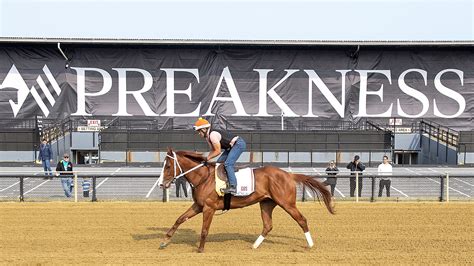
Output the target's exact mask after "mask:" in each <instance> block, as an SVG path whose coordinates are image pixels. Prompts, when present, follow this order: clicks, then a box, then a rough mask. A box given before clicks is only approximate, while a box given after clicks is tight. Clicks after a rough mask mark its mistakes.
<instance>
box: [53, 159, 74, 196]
mask: <svg viewBox="0 0 474 266" xmlns="http://www.w3.org/2000/svg"><path fill="white" fill-rule="evenodd" d="M72 170H73V169H72V163H71V162H70V161H69V154H67V153H66V154H64V156H63V159H62V160H61V161H59V162H58V164H57V165H56V172H57V173H56V174H57V175H59V176H61V184H62V186H63V190H64V194H65V195H66V197H68V198H70V197H71V184H72V176H73V172H72Z"/></svg>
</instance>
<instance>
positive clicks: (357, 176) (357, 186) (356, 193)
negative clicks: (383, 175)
mask: <svg viewBox="0 0 474 266" xmlns="http://www.w3.org/2000/svg"><path fill="white" fill-rule="evenodd" d="M355 195H356V202H359V172H357V171H356V189H355Z"/></svg>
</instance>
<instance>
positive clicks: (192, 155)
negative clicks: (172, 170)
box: [176, 151, 206, 163]
mask: <svg viewBox="0 0 474 266" xmlns="http://www.w3.org/2000/svg"><path fill="white" fill-rule="evenodd" d="M176 153H177V154H178V155H180V156H183V157H186V158H188V159H190V160H192V161H194V162H197V163H201V162H202V161H205V160H206V157H204V156H203V155H202V153H199V152H192V151H177V152H176Z"/></svg>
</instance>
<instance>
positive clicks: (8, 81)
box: [0, 65, 61, 117]
mask: <svg viewBox="0 0 474 266" xmlns="http://www.w3.org/2000/svg"><path fill="white" fill-rule="evenodd" d="M43 72H44V74H45V75H46V78H47V79H48V81H49V84H50V85H51V86H52V87H53V89H54V92H55V93H56V95H57V96H59V94H60V93H61V88H60V87H59V85H58V83H57V82H56V80H55V79H54V77H53V74H51V71H49V68H48V66H46V65H44V67H43ZM35 85H36V86H35ZM35 85H33V86H31V88H28V86H27V85H26V82H25V80H24V79H23V78H22V77H21V75H20V72H18V69H17V68H16V66H15V65H12V67H11V68H10V71H8V74H7V76H6V77H5V79H4V80H3V82H2V83H1V84H0V89H5V88H13V89H16V90H18V92H17V103H15V102H14V101H13V100H9V102H10V105H11V107H12V110H13V116H14V117H16V116H17V114H18V112H19V111H20V109H21V107H22V106H23V103H24V102H25V100H26V98H27V97H28V95H29V94H30V93H31V96H33V98H34V99H35V101H36V103H37V104H38V106H39V107H40V109H41V111H43V114H44V116H45V117H47V116H48V115H49V109H48V107H47V106H46V104H45V103H44V102H43V99H42V98H41V96H40V93H39V92H38V89H37V87H38V88H39V89H41V90H40V92H42V94H44V96H46V99H47V100H48V102H49V104H50V105H51V106H54V104H55V103H56V100H55V99H54V97H53V95H52V94H51V92H50V91H49V89H48V87H47V86H46V83H45V82H44V80H43V78H42V77H41V76H38V77H37V78H36V84H35Z"/></svg>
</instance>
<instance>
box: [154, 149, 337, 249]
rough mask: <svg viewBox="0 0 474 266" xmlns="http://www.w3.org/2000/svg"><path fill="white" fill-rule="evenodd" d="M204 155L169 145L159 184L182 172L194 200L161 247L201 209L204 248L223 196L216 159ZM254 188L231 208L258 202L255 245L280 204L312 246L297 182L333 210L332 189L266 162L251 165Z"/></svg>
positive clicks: (269, 226) (168, 184) (167, 184)
mask: <svg viewBox="0 0 474 266" xmlns="http://www.w3.org/2000/svg"><path fill="white" fill-rule="evenodd" d="M204 160H205V158H204V157H203V156H202V155H201V154H200V153H195V152H187V151H178V152H174V151H172V150H171V149H168V153H167V155H166V158H165V161H164V164H163V170H162V172H161V176H160V178H159V181H158V183H159V185H160V187H164V188H169V187H170V185H171V183H172V182H173V181H174V180H175V179H176V178H178V177H181V176H185V177H186V179H187V180H188V182H189V183H190V185H191V187H192V191H193V199H194V204H193V205H192V206H191V207H190V208H189V209H188V210H187V211H186V212H184V213H183V214H182V215H181V216H180V217H179V218H178V219H177V220H176V222H175V224H174V225H173V226H172V227H171V228H170V229H169V230H168V232H167V233H166V236H165V238H164V239H163V242H162V243H161V245H160V248H161V249H163V248H165V247H166V246H167V245H168V243H169V242H170V240H171V237H172V236H173V234H174V233H175V232H176V230H177V229H178V227H179V225H180V224H182V223H184V222H185V221H186V220H188V219H190V218H192V217H193V216H195V215H196V214H199V213H201V212H202V213H203V223H202V230H201V239H200V244H199V249H198V252H203V251H204V244H205V242H206V237H207V234H208V232H209V227H210V225H211V222H212V217H213V216H214V213H215V212H216V210H222V209H223V207H224V197H219V196H218V195H217V192H216V191H215V178H214V171H215V163H211V162H209V163H203V161H204ZM254 176H255V191H254V192H253V193H252V194H250V195H248V196H244V197H232V200H231V205H230V208H231V209H235V208H243V207H246V206H249V205H252V204H255V203H257V202H259V203H260V209H261V214H262V221H263V230H262V233H261V235H260V236H259V237H258V238H257V240H256V241H255V243H254V244H253V248H257V247H258V246H259V245H260V244H261V243H262V241H263V240H264V239H265V237H266V236H267V234H268V233H269V232H270V231H271V230H272V212H273V209H274V208H275V206H277V205H278V206H280V207H282V208H283V209H284V210H285V211H286V212H287V213H288V214H289V215H290V216H291V217H293V219H295V221H296V222H297V223H298V224H299V225H300V226H301V228H302V229H303V232H304V234H305V237H306V240H307V242H308V246H309V247H312V246H313V240H312V238H311V235H310V233H309V229H308V224H307V222H306V218H305V217H304V216H303V215H302V214H301V212H300V211H299V210H298V209H297V208H296V183H302V184H304V185H305V186H307V187H309V188H310V189H311V190H312V191H313V192H315V193H316V195H317V196H318V199H319V198H320V197H321V198H322V199H323V201H324V203H325V205H326V207H327V209H328V211H329V212H330V213H332V214H334V208H333V205H332V199H331V193H330V192H329V190H327V189H326V187H325V186H324V185H323V184H322V183H321V182H319V181H317V180H315V179H313V178H311V177H309V176H306V175H302V174H292V173H288V172H286V171H283V170H281V169H279V168H277V167H273V166H265V167H261V168H256V169H254Z"/></svg>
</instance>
